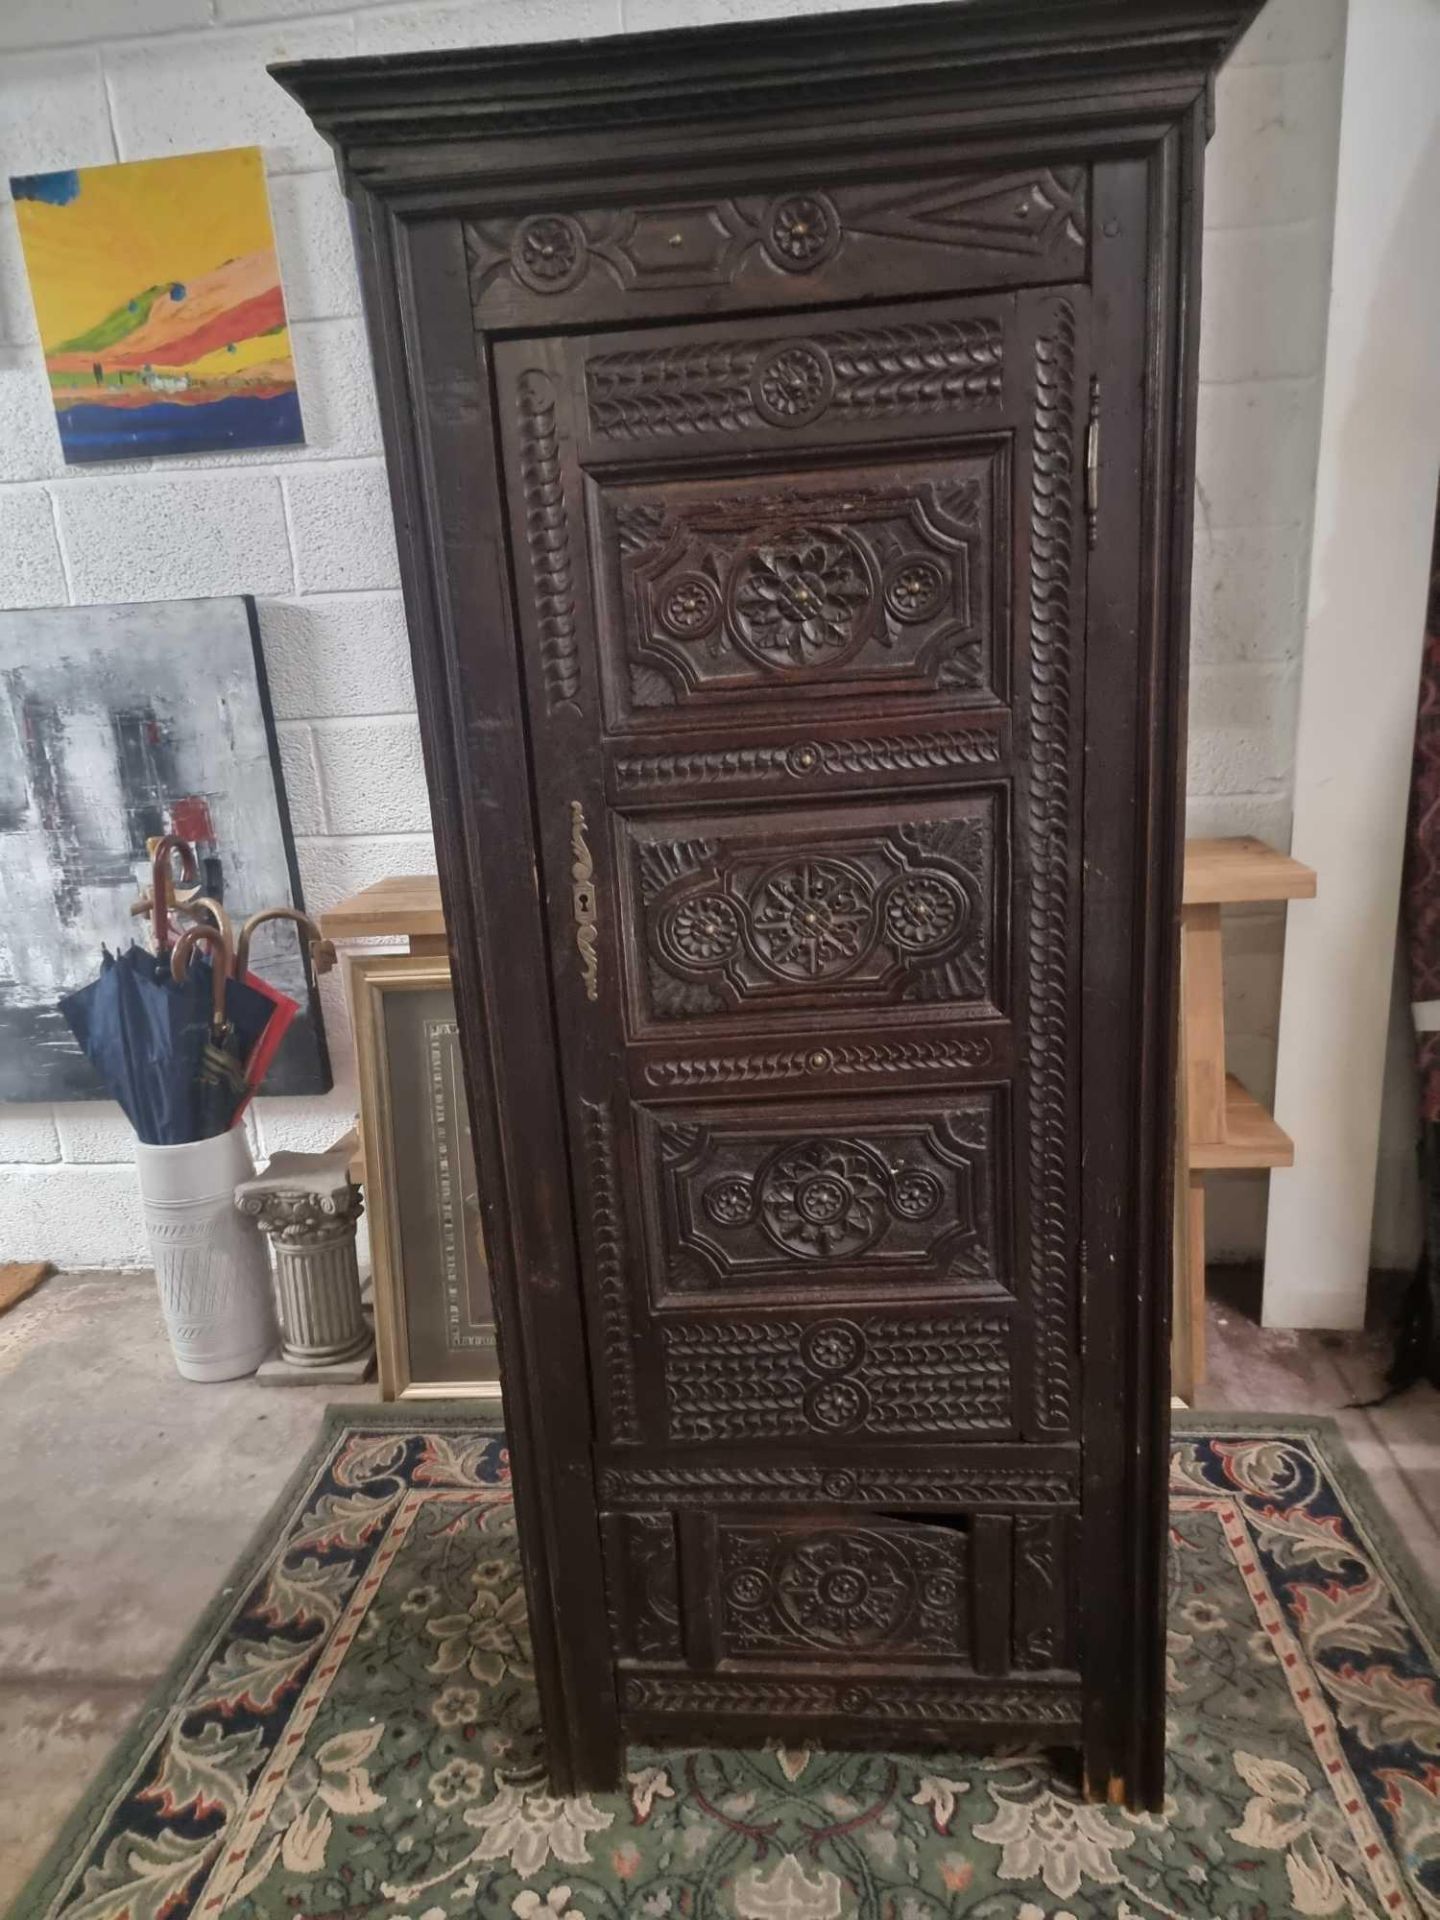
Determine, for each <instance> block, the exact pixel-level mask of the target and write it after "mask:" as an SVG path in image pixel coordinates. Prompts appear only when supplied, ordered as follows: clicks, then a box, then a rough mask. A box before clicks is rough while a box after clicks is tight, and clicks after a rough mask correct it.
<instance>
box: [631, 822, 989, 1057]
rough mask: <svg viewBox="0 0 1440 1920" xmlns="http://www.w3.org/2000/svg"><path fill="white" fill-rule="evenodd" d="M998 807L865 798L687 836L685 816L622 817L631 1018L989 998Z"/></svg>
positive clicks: (968, 1003)
mask: <svg viewBox="0 0 1440 1920" xmlns="http://www.w3.org/2000/svg"><path fill="white" fill-rule="evenodd" d="M998 807H999V801H998V796H997V795H996V794H995V793H994V792H993V791H982V792H972V793H967V794H966V795H964V796H963V797H960V796H957V797H956V798H954V799H952V800H950V801H947V802H946V803H944V809H943V814H941V815H940V817H926V818H921V819H912V820H904V821H898V822H897V821H896V816H895V810H894V809H893V808H891V809H888V810H887V811H886V813H885V818H886V820H887V822H888V823H889V824H886V825H883V826H882V825H879V824H878V815H877V814H876V813H875V812H874V811H873V810H867V809H864V808H855V809H853V810H849V811H848V813H847V814H846V815H842V814H840V813H839V812H838V811H836V812H834V813H831V814H829V815H827V816H825V817H824V818H823V820H821V821H820V822H818V823H817V824H815V825H812V826H808V827H804V826H802V825H801V824H800V817H799V816H794V815H792V816H769V817H757V816H755V815H750V816H743V815H725V816H711V817H710V818H709V819H708V820H706V821H705V822H704V823H703V824H704V828H705V831H704V833H703V836H702V835H695V836H693V837H692V836H691V835H690V834H689V833H688V832H685V831H683V828H685V827H688V826H689V825H690V824H691V823H689V822H685V823H680V824H681V826H682V831H681V832H680V833H676V832H675V831H674V829H673V828H672V827H671V826H670V825H668V824H667V823H665V822H663V821H649V822H627V823H626V829H625V830H626V834H627V837H628V839H629V843H630V844H629V861H630V867H629V873H630V881H629V884H630V895H631V897H630V903H629V904H630V909H631V918H632V922H633V928H632V931H633V940H634V947H635V955H634V963H633V965H632V972H633V973H634V974H635V976H636V977H635V978H634V979H632V981H631V983H630V984H631V990H632V995H633V996H634V997H635V998H636V999H638V1001H639V1007H638V1014H639V1019H640V1022H641V1024H647V1023H658V1022H667V1021H675V1020H692V1021H693V1020H694V1019H696V1018H698V1017H702V1016H705V1015H723V1014H727V1013H731V1012H734V1011H737V1010H738V1011H743V1012H745V1013H748V1014H760V1013H763V1012H766V1011H768V1010H770V1009H775V1010H779V1011H785V1010H789V1009H799V1008H832V1007H834V1008H838V1007H842V1006H843V1007H884V1006H894V1005H898V1004H901V1003H904V1002H914V1001H924V1002H943V1003H947V1004H950V1005H954V1006H964V1007H969V1008H973V1009H975V1010H977V1011H982V1010H989V1009H992V1008H993V1006H994V1003H995V1000H996V996H997V993H998V986H997V979H996V976H997V972H998V969H997V965H996V947H997V929H996V926H995V907H994V901H995V886H996V866H997V847H996V840H997V832H998V822H997V813H998ZM936 811H937V812H938V811H939V810H938V809H937V810H936ZM787 819H788V820H789V821H791V822H793V823H794V827H795V830H794V831H793V833H792V832H790V831H787ZM872 819H874V820H877V824H876V825H874V826H870V825H868V824H862V823H865V822H868V821H870V820H872ZM696 824H699V823H696Z"/></svg>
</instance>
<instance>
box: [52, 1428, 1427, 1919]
mask: <svg viewBox="0 0 1440 1920" xmlns="http://www.w3.org/2000/svg"><path fill="white" fill-rule="evenodd" d="M402 1414H403V1416H404V1417H403V1418H402V1417H400V1416H401V1415H402ZM508 1477H509V1467H508V1459H507V1455H506V1451H505V1445H504V1440H503V1437H502V1436H501V1435H500V1434H499V1433H498V1432H494V1431H487V1430H486V1429H485V1428H484V1426H483V1425H481V1424H480V1423H479V1422H477V1420H476V1418H475V1416H474V1414H473V1412H462V1411H452V1410H449V1409H446V1410H438V1409H427V1410H426V1411H425V1412H424V1413H423V1414H421V1413H418V1412H417V1411H416V1410H414V1409H410V1408H405V1409H375V1408H356V1409H335V1410H333V1411H332V1413H331V1415H330V1416H329V1422H328V1426H327V1430H326V1433H325V1435H324V1437H323V1439H322V1442H321V1444H320V1446H319V1447H318V1449H317V1450H316V1452H315V1453H314V1454H313V1455H312V1456H311V1458H310V1460H309V1461H308V1462H307V1463H306V1465H305V1466H304V1468H303V1469H302V1470H301V1472H300V1473H299V1474H298V1475H297V1477H296V1479H295V1480H294V1481H293V1482H292V1484H291V1487H290V1488H289V1490H288V1491H287V1493H286V1495H285V1496H284V1498H283V1500H282V1501H281V1503H280V1505H279V1507H278V1508H277V1510H276V1512H275V1514H274V1515H273V1516H272V1518H271V1520H270V1521H269V1522H268V1523H267V1525H266V1527H265V1528H264V1529H263V1530H262V1533H261V1535H260V1537H259V1538H258V1539H257V1541H256V1543H255V1545H254V1546H253V1547H252V1548H251V1550H250V1552H249V1554H248V1555H247V1556H246V1558H245V1560H244V1561H243V1562H242V1564H241V1566H240V1567H239V1568H238V1569H237V1570H236V1575H235V1576H234V1577H233V1579H232V1581H231V1582H230V1583H229V1584H228V1586H227V1588H226V1595H227V1596H228V1597H222V1599H221V1600H220V1601H217V1603H216V1604H215V1606H214V1607H213V1608H212V1609H211V1611H210V1613H209V1614H208V1615H207V1617H206V1618H205V1620H203V1621H202V1622H201V1624H200V1627H199V1628H198V1629H197V1631H196V1633H195V1635H194V1637H193V1638H192V1640H191V1643H190V1645H189V1646H188V1648H187V1649H186V1651H185V1653H184V1654H183V1655H182V1656H181V1658H180V1660H179V1661H178V1662H177V1664H176V1666H175V1667H174V1669H173V1670H172V1672H171V1673H170V1675H169V1676H168V1677H167V1679H166V1681H165V1683H164V1685H163V1686H162V1688H161V1690H160V1693H159V1694H158V1695H157V1698H156V1700H155V1702H154V1703H153V1704H152V1706H151V1707H150V1708H149V1709H148V1710H147V1712H146V1713H145V1715H144V1716H143V1717H142V1719H141V1721H140V1723H139V1725H138V1726H137V1728H136V1729H135V1731H134V1732H133V1734H132V1735H131V1737H130V1738H129V1740H128V1741H127V1742H126V1743H125V1744H124V1745H123V1746H122V1748H121V1750H120V1751H119V1753H118V1754H117V1755H116V1757H115V1759H114V1761H113V1762H112V1763H111V1765H110V1767H109V1769H108V1770H107V1772H106V1774H105V1775H104V1776H103V1777H102V1778H101V1779H100V1780H99V1781H98V1782H97V1783H96V1784H95V1786H94V1787H93V1788H92V1789H91V1791H90V1793H89V1795H88V1796H87V1798H86V1799H85V1801H84V1803H83V1805H82V1806H81V1808H80V1810H79V1811H78V1812H77V1813H76V1815H75V1816H74V1817H73V1818H72V1820H71V1822H70V1824H69V1826H68V1828H67V1830H66V1832H65V1833H64V1834H63V1835H62V1837H61V1839H60V1842H59V1843H58V1845H57V1847H56V1849H55V1851H54V1853H53V1854H52V1856H51V1858H50V1860H49V1862H48V1863H47V1864H46V1865H45V1866H44V1867H43V1868H42V1869H41V1871H40V1872H39V1873H38V1874H37V1876H36V1877H35V1879H34V1881H33V1882H32V1883H31V1885H30V1887H29V1888H28V1889H27V1891H26V1893H25V1894H24V1895H23V1896H22V1898H21V1900H20V1903H19V1906H18V1908H17V1909H16V1916H17V1920H18V1916H20V1915H24V1916H26V1917H27V1920H31V1917H38V1916H40V1915H47V1916H51V1915H61V1914H64V1915H67V1916H71V1920H188V1917H189V1916H194V1920H215V1917H216V1916H219V1915H221V1914H225V1915H228V1916H235V1917H236V1920H262V1917H266V1920H268V1917H270V1916H274V1917H275V1920H280V1917H281V1916H284V1917H285V1920H301V1917H302V1916H303V1917H305V1920H309V1917H310V1916H314V1917H315V1920H360V1916H366V1915H377V1916H380V1915H383V1916H385V1917H386V1920H396V1917H397V1916H399V1917H401V1920H451V1916H456V1915H467V1916H468V1915H480V1916H484V1920H490V1916H495V1920H507V1916H510V1915H514V1916H518V1920H616V1917H617V1916H622V1915H623V1916H642V1917H643V1920H669V1917H670V1916H675V1920H711V1917H712V1916H713V1917H714V1920H732V1917H733V1920H942V1917H943V1920H954V1917H955V1916H960V1915H966V1916H972V1917H973V1920H1082V1916H1089V1915H1105V1916H1109V1917H1110V1920H1151V1917H1152V1916H1166V1920H1175V1917H1176V1916H1184V1917H1185V1920H1261V1917H1262V1916H1267V1915H1280V1914H1292V1913H1299V1914H1338V1915H1375V1916H1380V1915H1390V1914H1402V1915H1408V1916H1415V1917H1416V1920H1422V1917H1424V1916H1440V1706H1437V1691H1436V1689H1437V1669H1436V1664H1435V1662H1436V1643H1435V1637H1434V1632H1433V1628H1432V1627H1431V1625H1430V1623H1429V1621H1428V1619H1427V1617H1426V1615H1427V1600H1426V1596H1425V1594H1424V1590H1423V1586H1422V1583H1421V1582H1420V1580H1419V1577H1418V1575H1416V1574H1415V1573H1414V1572H1413V1570H1412V1569H1411V1567H1410V1565H1409V1562H1408V1560H1407V1557H1406V1555H1405V1553H1404V1550H1403V1548H1402V1547H1401V1546H1400V1545H1399V1543H1398V1542H1396V1541H1395V1540H1393V1539H1392V1538H1391V1536H1390V1534H1389V1531H1388V1527H1387V1526H1386V1524H1385V1522H1384V1519H1383V1516H1381V1515H1380V1514H1379V1513H1378V1512H1377V1510H1376V1508H1375V1505H1374V1502H1373V1498H1372V1496H1370V1494H1369V1492H1368V1490H1367V1488H1366V1486H1365V1484H1364V1481H1363V1479H1362V1478H1361V1477H1360V1476H1359V1475H1358V1473H1357V1472H1356V1470H1355V1469H1354V1468H1353V1467H1352V1466H1350V1465H1349V1463H1348V1462H1347V1460H1346V1459H1345V1457H1344V1455H1343V1452H1342V1450H1341V1449H1340V1447H1339V1443H1338V1441H1337V1440H1336V1439H1335V1438H1334V1435H1333V1431H1332V1430H1331V1429H1330V1428H1329V1426H1328V1424H1327V1423H1325V1422H1323V1421H1305V1420H1300V1419H1295V1420H1289V1421H1273V1422H1268V1423H1266V1422H1253V1421H1252V1422H1245V1421H1235V1422H1227V1423H1225V1424H1223V1425H1219V1426H1217V1425H1215V1424H1214V1422H1213V1421H1212V1423H1211V1425H1210V1426H1209V1427H1208V1428H1207V1429H1202V1428H1200V1427H1199V1426H1197V1425H1195V1424H1193V1423H1192V1424H1191V1425H1188V1426H1186V1427H1183V1428H1181V1429H1179V1430H1177V1433H1176V1437H1175V1445H1174V1455H1173V1466H1172V1476H1171V1501H1172V1504H1171V1512H1172V1529H1171V1613H1170V1654H1171V1663H1170V1704H1171V1725H1170V1781H1169V1794H1168V1797H1167V1799H1166V1802H1165V1806H1164V1809H1163V1811H1162V1812H1161V1813H1159V1814H1158V1815H1135V1814H1129V1813H1125V1812H1122V1811H1119V1810H1117V1809H1114V1808H1106V1807H1087V1806H1083V1805H1081V1804H1079V1803H1078V1802H1077V1801H1076V1800H1075V1798H1074V1797H1073V1796H1072V1795H1071V1794H1070V1793H1069V1792H1067V1791H1066V1790H1065V1789H1064V1788H1063V1787H1062V1786H1061V1785H1060V1783H1059V1782H1058V1781H1057V1780H1056V1779H1055V1778H1054V1777H1053V1776H1052V1775H1051V1774H1050V1773H1049V1772H1048V1770H1047V1769H1046V1767H1045V1765H1044V1764H1043V1763H1042V1762H1041V1761H1040V1760H1039V1759H1038V1758H1037V1757H1035V1756H1033V1755H1030V1754H1027V1753H1023V1752H1011V1753H1002V1754H995V1755H991V1756H989V1757H987V1758H977V1757H974V1756H970V1757H966V1756H964V1755H962V1754H949V1755H942V1756H936V1755H931V1756H929V1757H926V1758H923V1759H918V1758H913V1757H905V1756H901V1755H885V1754H835V1753H820V1752H807V1751H803V1750H787V1749H784V1748H780V1747H776V1748H774V1749H772V1750H768V1751H765V1752H753V1753H718V1752H705V1753H659V1752H646V1751H638V1750H635V1751H632V1753H631V1754H630V1757H629V1770H628V1779H627V1785H626V1789H625V1791H624V1792H622V1793H615V1794H607V1795H601V1794H596V1795H593V1796H583V1795H582V1796H581V1797H579V1798H576V1799H571V1800H562V1799H558V1798H556V1797H554V1796H552V1795H551V1794H550V1793H549V1792H548V1790H547V1787H546V1784H545V1781H544V1778H543V1774H542V1772H541V1770H540V1767H539V1765H538V1751H539V1749H538V1740H537V1730H536V1714H535V1701H534V1694H533V1691H532V1687H531V1677H530V1670H529V1665H528V1658H529V1655H528V1649H527V1644H526V1635H525V1613H524V1603H523V1600H522V1597H521V1590H520V1584H519V1575H518V1569H517V1566H516V1562H515V1558H514V1540H513V1517H512V1511H511V1506H510V1501H509V1498H508Z"/></svg>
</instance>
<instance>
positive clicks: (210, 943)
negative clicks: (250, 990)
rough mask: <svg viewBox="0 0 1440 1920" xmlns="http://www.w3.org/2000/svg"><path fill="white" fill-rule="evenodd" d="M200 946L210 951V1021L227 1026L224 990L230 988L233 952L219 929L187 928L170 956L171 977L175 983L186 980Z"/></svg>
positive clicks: (220, 1025) (216, 1024) (218, 1025)
mask: <svg viewBox="0 0 1440 1920" xmlns="http://www.w3.org/2000/svg"><path fill="white" fill-rule="evenodd" d="M197 946H206V947H209V949H210V992H211V1002H210V1017H211V1021H212V1023H213V1024H214V1025H215V1026H217V1027H223V1026H224V1024H225V1019H226V1014H225V989H226V987H227V986H228V985H229V984H230V958H231V955H230V948H229V945H228V944H227V942H226V939H225V936H224V934H222V933H221V931H220V929H219V928H218V927H207V926H203V925H202V926H194V927H186V929H185V931H184V932H183V933H182V934H181V936H180V938H179V939H178V940H177V941H176V942H175V951H174V952H173V953H172V954H171V956H170V977H171V979H172V980H176V981H180V980H184V979H185V978H186V977H187V975H188V974H189V972H190V961H191V958H192V956H193V955H194V952H195V949H196V947H197Z"/></svg>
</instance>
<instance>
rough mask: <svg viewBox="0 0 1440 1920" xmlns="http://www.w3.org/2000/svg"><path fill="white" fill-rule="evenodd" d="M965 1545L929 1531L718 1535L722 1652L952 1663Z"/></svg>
mask: <svg viewBox="0 0 1440 1920" xmlns="http://www.w3.org/2000/svg"><path fill="white" fill-rule="evenodd" d="M965 1545H966V1542H965V1537H964V1535H963V1534H960V1533H955V1532H942V1531H941V1530H940V1529H939V1528H935V1529H933V1530H929V1531H927V1530H926V1529H924V1528H921V1527H911V1528H908V1529H906V1530H904V1531H901V1530H900V1529H898V1528H890V1527H881V1526H868V1527H867V1526H846V1527H840V1526H837V1527H832V1528H825V1529H803V1530H801V1529H793V1530H791V1529H785V1528H775V1527H762V1526H739V1525H725V1526H723V1527H722V1530H721V1535H720V1552H719V1582H720V1611H721V1635H722V1639H723V1643H724V1647H725V1651H726V1653H727V1654H732V1655H746V1654H798V1655H800V1656H801V1657H805V1656H810V1657H813V1656H815V1655H817V1654H818V1655H822V1656H823V1655H826V1654H844V1655H850V1656H860V1657H864V1656H866V1655H873V1654H879V1653H887V1654H891V1655H910V1656H914V1657H921V1658H924V1657H927V1656H928V1657H931V1658H942V1659H951V1660H958V1659H962V1658H964V1657H965V1656H966V1655H967V1653H968V1651H969V1649H968V1645H967V1628H966V1610H965V1607H964V1604H963V1602H964V1576H965Z"/></svg>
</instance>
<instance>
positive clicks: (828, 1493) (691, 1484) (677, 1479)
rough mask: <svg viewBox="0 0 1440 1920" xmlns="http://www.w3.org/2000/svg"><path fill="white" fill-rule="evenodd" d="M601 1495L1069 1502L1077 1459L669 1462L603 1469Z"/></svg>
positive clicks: (971, 1451) (671, 1500) (974, 1455)
mask: <svg viewBox="0 0 1440 1920" xmlns="http://www.w3.org/2000/svg"><path fill="white" fill-rule="evenodd" d="M600 1493H601V1498H602V1499H604V1500H605V1501H606V1502H607V1503H611V1504H620V1505H625V1506H630V1507H640V1508H655V1507H669V1506H673V1505H676V1504H679V1503H683V1504H684V1505H685V1506H687V1507H741V1506H749V1507H759V1506H765V1507H801V1506H823V1505H825V1504H826V1503H828V1502H845V1501H852V1500H868V1501H871V1502H873V1503H875V1504H876V1505H883V1506H892V1507H916V1506H937V1507H1007V1508H1009V1507H1073V1506H1075V1505H1076V1504H1077V1503H1078V1501H1079V1498H1080V1474H1079V1466H1078V1459H1077V1458H1074V1457H1072V1458H1070V1459H1069V1460H1067V1461H1065V1462H1064V1463H1062V1464H1059V1465H1056V1464H1047V1465H1036V1464H1032V1463H1030V1462H1027V1463H1026V1464H1024V1465H1021V1466H1016V1465H1013V1464H1009V1463H996V1462H995V1461H994V1460H992V1459H991V1458H989V1457H988V1456H987V1455H986V1454H985V1452H984V1451H983V1450H982V1449H977V1448H973V1447H972V1448H968V1449H967V1451H966V1456H965V1457H964V1458H963V1459H962V1460H961V1461H960V1462H959V1463H958V1464H957V1463H956V1462H954V1461H953V1460H950V1461H946V1462H944V1463H939V1462H937V1463H934V1464H930V1465H924V1466H915V1465H913V1464H909V1463H903V1462H902V1463H900V1464H896V1463H895V1462H893V1461H891V1462H885V1461H879V1462H877V1461H867V1462H865V1463H864V1464H862V1465H859V1466H845V1467H837V1466H824V1465H815V1464H800V1463H798V1462H796V1461H793V1460H787V1461H783V1462H782V1461H773V1462H764V1461H753V1460H752V1461H746V1462H743V1463H741V1464H738V1465H737V1464H736V1463H735V1462H733V1461H721V1462H716V1461H701V1462H697V1463H693V1464H687V1463H684V1462H678V1463H677V1462H675V1461H666V1463H665V1464H664V1465H663V1466H655V1465H650V1464H646V1465H643V1466H631V1465H628V1464H626V1465H618V1466H605V1467H602V1468H601V1469H600Z"/></svg>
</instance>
